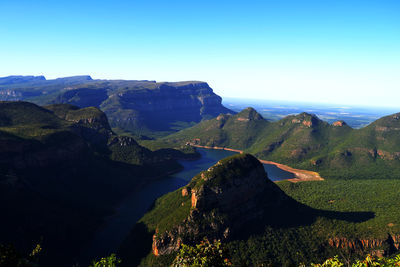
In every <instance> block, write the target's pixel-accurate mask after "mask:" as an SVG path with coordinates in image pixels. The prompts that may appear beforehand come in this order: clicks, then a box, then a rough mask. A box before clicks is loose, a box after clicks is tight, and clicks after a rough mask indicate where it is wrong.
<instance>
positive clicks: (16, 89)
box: [0, 76, 235, 138]
mask: <svg viewBox="0 0 400 267" xmlns="http://www.w3.org/2000/svg"><path fill="white" fill-rule="evenodd" d="M0 100H13V101H15V100H25V101H30V102H33V103H36V104H39V105H46V104H72V105H75V106H79V107H82V108H83V107H89V106H94V107H98V108H100V109H101V110H103V111H104V112H105V113H106V115H107V116H108V119H109V121H110V125H111V127H112V128H114V130H116V131H119V132H126V131H127V132H129V133H130V134H134V135H136V136H138V137H140V138H146V137H148V136H150V137H152V136H159V135H166V134H168V133H172V132H175V131H177V130H180V129H182V128H184V127H187V126H191V125H194V124H195V123H198V122H199V121H201V120H204V119H211V118H213V117H215V116H217V115H219V114H220V113H232V114H233V113H235V112H233V111H231V110H229V109H227V108H225V107H224V106H223V105H222V104H221V100H222V99H221V97H219V96H218V95H216V94H215V93H214V92H213V90H212V89H211V88H210V87H209V85H208V84H207V83H205V82H198V81H187V82H161V83H158V82H155V81H127V80H93V79H92V78H91V77H90V76H74V77H66V78H58V79H53V80H46V79H45V78H44V77H43V76H9V77H4V78H0Z"/></svg>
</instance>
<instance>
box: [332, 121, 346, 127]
mask: <svg viewBox="0 0 400 267" xmlns="http://www.w3.org/2000/svg"><path fill="white" fill-rule="evenodd" d="M332 125H333V126H335V127H343V126H345V125H347V123H346V122H344V121H335V122H334V123H332Z"/></svg>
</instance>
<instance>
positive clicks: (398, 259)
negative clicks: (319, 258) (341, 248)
mask: <svg viewBox="0 0 400 267" xmlns="http://www.w3.org/2000/svg"><path fill="white" fill-rule="evenodd" d="M345 265H347V266H352V267H372V266H382V267H392V266H393V267H394V266H400V254H399V255H396V256H395V257H391V258H388V257H382V258H378V257H376V256H371V255H367V257H366V258H365V259H364V260H356V261H355V262H353V263H344V262H343V261H341V260H340V259H339V258H338V256H335V257H334V258H330V259H327V260H326V261H325V262H323V263H321V264H311V266H312V267H340V266H345ZM303 266H305V265H303ZM303 266H302V267H303Z"/></svg>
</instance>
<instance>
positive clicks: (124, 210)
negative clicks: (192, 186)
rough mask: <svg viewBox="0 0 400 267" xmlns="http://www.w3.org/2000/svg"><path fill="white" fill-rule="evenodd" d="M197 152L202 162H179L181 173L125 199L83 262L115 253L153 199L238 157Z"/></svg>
mask: <svg viewBox="0 0 400 267" xmlns="http://www.w3.org/2000/svg"><path fill="white" fill-rule="evenodd" d="M198 151H199V153H200V154H201V158H200V159H198V160H195V161H180V163H181V164H182V165H183V167H184V169H183V170H182V171H181V172H179V173H176V174H174V175H170V176H167V177H165V178H162V179H160V180H157V181H154V182H152V183H150V184H148V185H147V186H145V187H143V188H141V190H140V191H136V192H134V193H132V194H131V195H130V196H128V197H127V198H126V199H125V200H123V201H122V202H121V204H120V206H119V207H118V208H117V210H116V213H115V214H114V215H113V216H112V217H109V218H107V219H106V221H105V223H104V225H103V226H102V227H101V229H99V231H98V232H97V233H96V236H95V237H94V239H93V240H92V241H91V242H90V245H89V246H88V248H87V249H85V251H82V261H85V262H86V261H89V260H90V259H94V258H99V257H102V256H106V255H109V254H110V253H113V252H115V251H116V250H117V249H118V247H119V245H120V244H121V242H122V241H123V240H124V238H125V237H126V236H127V235H128V234H129V232H130V230H131V229H132V227H133V226H134V224H135V223H136V221H137V220H139V219H140V218H141V217H142V216H143V215H144V214H145V213H146V211H147V210H148V209H149V208H150V206H151V205H152V203H153V202H154V200H156V199H157V198H158V197H160V196H162V195H164V194H166V193H168V192H171V191H174V190H176V189H178V188H180V187H182V186H184V185H186V184H187V183H188V182H189V181H190V180H191V179H192V178H193V176H195V175H196V174H198V173H199V172H201V171H202V170H205V169H208V168H209V167H211V166H212V165H214V164H215V163H216V162H217V161H219V160H220V159H222V158H225V157H228V156H231V155H233V154H236V153H235V152H232V151H226V150H213V149H198ZM264 169H265V170H266V171H267V173H268V177H269V178H270V179H271V180H273V181H277V180H283V179H289V178H293V174H292V173H289V172H286V171H284V170H281V169H279V168H278V167H276V166H275V165H270V164H264Z"/></svg>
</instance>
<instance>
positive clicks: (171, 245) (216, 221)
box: [152, 154, 294, 256]
mask: <svg viewBox="0 0 400 267" xmlns="http://www.w3.org/2000/svg"><path fill="white" fill-rule="evenodd" d="M188 195H191V210H190V214H189V215H188V217H187V218H186V219H185V220H184V221H183V222H182V223H181V224H179V225H177V226H175V227H173V228H172V229H170V230H167V231H165V232H163V233H160V232H156V234H155V235H154V236H153V246H152V248H153V254H154V255H156V256H158V255H165V254H169V253H171V252H173V251H176V250H177V249H179V247H180V245H181V244H182V243H185V244H193V243H198V242H200V241H201V240H202V239H203V238H207V239H209V240H214V239H221V240H224V241H226V240H231V239H233V238H235V237H238V236H239V235H240V234H242V233H244V232H249V228H250V227H248V225H251V224H252V223H254V222H258V223H261V224H263V225H265V224H264V223H266V224H268V223H273V221H274V220H275V219H276V217H279V216H277V214H278V213H279V210H280V209H284V208H288V209H291V208H293V207H294V205H293V204H294V201H293V200H292V199H290V198H289V197H287V196H286V195H285V194H284V193H283V192H282V191H281V190H280V189H279V187H277V186H276V185H275V184H274V183H273V182H271V181H270V180H269V179H268V176H267V174H266V173H265V171H264V168H263V166H262V165H261V163H260V162H259V161H258V160H257V159H256V158H254V157H253V156H251V155H249V154H241V155H236V156H233V157H230V158H227V159H224V160H221V161H219V162H218V163H217V164H216V165H214V166H213V167H211V168H209V169H208V170H206V171H203V172H202V173H201V174H199V175H197V176H196V177H194V178H193V179H192V181H191V182H190V183H189V184H188V185H187V186H186V187H185V188H183V189H182V198H184V197H185V196H186V197H187V196H188Z"/></svg>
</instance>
